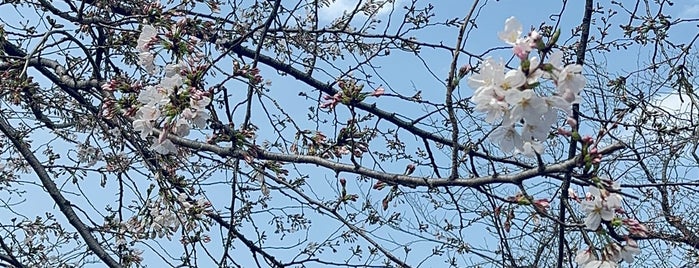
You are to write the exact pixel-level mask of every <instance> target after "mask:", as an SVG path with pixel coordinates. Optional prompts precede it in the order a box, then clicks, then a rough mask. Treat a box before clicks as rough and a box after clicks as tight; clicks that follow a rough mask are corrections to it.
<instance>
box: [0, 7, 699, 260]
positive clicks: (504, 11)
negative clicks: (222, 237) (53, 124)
mask: <svg viewBox="0 0 699 268" xmlns="http://www.w3.org/2000/svg"><path fill="white" fill-rule="evenodd" d="M402 1H407V0H402ZM353 2H354V1H350V0H341V1H335V3H334V4H332V5H331V6H330V7H329V8H326V9H323V10H322V11H321V18H322V19H323V20H325V21H326V22H329V21H331V20H332V18H334V17H336V16H338V15H339V14H342V12H343V10H345V9H347V8H349V7H352V6H353V5H352V4H353ZM573 2H574V1H569V5H576V6H575V7H573V6H570V7H568V8H567V9H566V10H565V12H564V15H563V18H562V19H561V22H560V28H562V29H564V31H563V36H562V38H561V40H568V41H567V42H569V43H570V42H574V41H575V40H569V39H567V38H568V37H569V34H568V32H567V30H568V29H571V28H573V27H574V26H575V25H577V24H578V23H579V21H580V18H581V16H582V12H581V10H582V9H581V3H578V2H575V3H573ZM551 3H554V2H551ZM400 5H401V3H400V1H399V3H398V4H396V6H400ZM470 5H471V3H470V2H465V1H442V2H439V3H436V4H435V12H436V13H437V15H438V17H437V18H436V19H435V20H445V19H447V18H457V17H463V16H464V15H465V14H466V12H468V9H469V8H470ZM398 9H399V11H398V12H399V13H400V8H398ZM560 9H561V7H560V3H557V2H556V3H554V4H547V3H544V4H542V2H534V1H531V2H526V3H524V1H514V0H510V1H506V0H505V1H488V5H486V6H485V8H483V9H482V10H481V11H480V13H481V14H482V15H481V16H479V20H478V25H477V26H478V28H477V29H475V30H474V31H473V32H472V33H471V34H470V35H469V38H468V40H467V41H466V49H467V50H468V51H472V52H476V53H481V52H484V51H486V50H488V49H490V48H492V47H496V46H503V47H504V46H505V44H503V43H502V42H501V41H500V40H499V39H498V38H497V32H498V31H501V29H502V27H503V24H504V21H505V19H506V18H508V17H510V16H516V17H517V18H518V19H519V20H520V21H521V22H522V24H523V25H524V27H525V29H526V28H528V27H529V26H535V27H536V26H538V25H539V24H540V23H542V22H546V23H552V21H551V20H550V19H549V18H548V15H549V14H552V13H556V12H557V11H558V10H560ZM670 13H671V14H677V16H681V17H685V16H687V17H698V16H699V1H686V2H683V3H681V4H676V6H675V10H670ZM380 14H381V16H383V17H384V18H386V16H388V15H389V14H390V13H389V10H385V11H384V12H382V13H380ZM689 29H695V28H690V27H689V26H688V27H687V28H686V30H689ZM679 30H682V29H679ZM695 31H696V30H695ZM676 36H678V38H680V39H681V38H684V37H683V36H682V35H679V34H678V35H676ZM417 37H418V39H419V40H428V41H431V42H435V41H442V42H443V43H444V44H447V45H453V44H454V43H455V40H456V29H451V30H445V31H428V32H422V33H420V35H419V36H417ZM393 53H395V54H397V55H392V56H391V57H386V58H384V59H379V60H378V61H377V63H378V64H380V65H381V69H380V70H382V71H381V72H380V75H381V77H382V78H383V79H384V80H385V81H388V84H384V86H385V87H387V89H388V90H389V91H391V92H395V93H400V94H403V95H411V94H412V93H415V92H417V91H418V90H420V91H421V92H422V94H423V97H424V98H426V99H437V100H438V99H440V98H443V97H441V96H443V95H444V90H445V89H444V85H443V82H442V81H443V80H444V78H445V77H446V76H447V73H448V71H449V69H448V68H449V63H450V60H451V54H450V53H448V52H446V51H434V50H431V49H429V48H423V50H422V53H421V55H422V56H423V57H424V58H425V59H427V60H426V64H427V66H428V67H429V68H426V67H425V66H424V65H423V63H422V62H420V61H418V60H416V59H415V58H414V57H412V55H411V54H410V53H400V52H393ZM632 54H638V55H639V56H638V59H633V60H628V59H627V58H625V57H623V56H620V57H619V58H608V59H607V61H608V63H609V64H610V67H612V68H613V69H614V70H629V69H633V68H635V66H636V64H637V63H638V62H639V61H644V57H645V55H648V51H646V49H644V48H638V50H637V51H634V52H633V53H632ZM509 55H510V51H509V49H501V50H497V51H494V52H492V53H489V54H488V56H493V57H502V58H505V59H507V58H509ZM475 61H476V59H471V61H470V62H469V60H468V58H466V57H465V56H464V57H462V58H461V61H460V63H459V64H460V65H464V64H474V65H475V63H476V62H475ZM427 69H429V70H431V71H433V72H434V73H435V75H436V76H437V77H432V76H431V75H427ZM383 70H385V71H383ZM265 71H266V72H265ZM263 75H264V76H265V78H268V79H271V80H272V82H273V84H272V90H278V89H284V88H296V87H302V86H303V85H301V84H300V83H298V82H296V81H294V79H292V78H290V77H288V76H277V75H276V74H275V72H273V71H271V70H264V69H263ZM332 80H333V78H332V77H327V81H332ZM377 80H378V79H377ZM381 84H383V83H382V82H380V81H376V82H374V84H373V85H370V86H368V87H367V88H366V89H367V90H369V88H370V87H372V88H373V87H375V86H378V85H381ZM458 90H459V92H458V93H459V94H461V96H470V95H471V94H472V89H470V88H468V87H466V86H465V85H463V86H461V87H460V88H459V89H458ZM307 91H308V92H311V91H312V90H311V89H308V90H307ZM289 92H290V93H291V94H289V95H288V96H284V95H282V97H281V98H280V100H291V101H290V102H286V103H285V105H289V106H288V107H285V108H286V109H288V111H290V113H297V114H299V115H303V114H304V113H305V111H306V108H307V106H308V104H309V101H305V100H302V98H301V97H299V96H297V95H296V94H295V93H297V91H296V90H290V91H289ZM662 99H665V100H666V102H668V103H667V104H666V105H668V106H669V107H674V106H677V103H676V102H677V101H678V100H679V98H677V97H675V96H671V95H670V96H667V97H666V98H662ZM369 101H370V102H376V103H377V105H382V107H391V106H390V105H396V104H397V103H398V102H396V101H394V100H392V99H390V98H377V99H371V100H369ZM294 103H295V104H297V105H294ZM255 107H257V108H259V104H257V103H256V104H255ZM401 108H402V107H400V106H396V107H395V108H394V110H395V111H396V112H399V113H402V114H403V115H405V116H417V115H420V114H422V113H424V111H421V110H420V109H401ZM387 109H388V108H387ZM388 110H390V109H388ZM341 113H342V112H341ZM256 120H263V117H261V115H260V117H259V118H256ZM306 123H308V122H306ZM312 125H313V124H312V123H309V124H308V125H307V127H309V128H312V127H313V126H312ZM260 133H263V132H262V131H261V132H260ZM34 138H35V140H37V141H42V140H48V139H50V138H51V137H50V136H45V137H41V136H37V137H34ZM81 138H83V137H81ZM261 138H264V137H261ZM406 143H407V146H408V147H409V148H411V149H415V148H416V147H417V146H421V144H420V143H419V141H414V140H409V141H406ZM64 146H66V147H68V146H74V145H71V144H64ZM442 157H446V156H442ZM406 164H407V162H399V163H395V165H394V166H389V167H388V168H393V169H394V170H396V171H393V172H396V173H398V171H400V170H401V169H402V168H403V167H404V166H405V165H406ZM422 172H427V171H423V170H417V171H416V174H417V175H419V174H421V173H422ZM425 174H426V173H425ZM134 175H136V174H134ZM311 176H312V180H313V182H312V183H313V187H309V189H308V194H310V195H313V196H317V197H319V199H325V200H330V199H332V198H333V197H334V196H337V194H336V193H333V191H334V190H336V189H337V188H336V187H337V178H335V177H334V176H333V175H332V174H329V173H321V172H319V173H318V174H311ZM23 179H24V180H26V181H31V182H33V181H34V180H35V179H34V178H32V177H31V176H26V177H25V178H23ZM356 179H357V178H349V177H348V181H349V182H348V190H349V191H351V192H356V193H359V194H360V196H370V195H373V197H374V198H376V196H379V195H380V194H376V193H370V190H369V189H365V188H360V187H359V185H362V187H365V186H366V184H360V183H357V182H356ZM142 183H143V184H144V185H147V184H148V183H149V182H148V181H143V182H142ZM80 186H81V187H82V188H83V189H86V191H85V193H82V194H84V195H86V196H90V200H91V201H93V202H94V205H95V207H97V208H98V209H99V208H103V207H104V206H105V205H107V204H113V196H112V193H111V192H109V193H108V194H109V196H104V193H103V192H102V191H103V190H102V188H101V187H100V186H99V178H97V177H90V178H89V179H88V180H85V181H83V182H81V183H80ZM108 186H112V187H113V186H114V185H113V182H108ZM66 188H67V189H69V190H70V191H74V192H76V193H75V195H76V196H77V195H82V194H79V193H77V191H76V189H74V188H72V187H71V185H69V184H67V185H66ZM316 188H317V189H316ZM27 189H28V194H27V195H25V196H31V197H39V198H36V199H31V200H26V202H24V203H23V204H20V205H18V206H17V207H16V208H17V209H18V210H21V211H32V209H34V210H35V211H39V210H37V209H36V208H38V207H42V208H45V209H46V210H47V211H54V213H55V214H56V215H59V214H60V212H59V211H58V210H56V209H55V208H54V207H53V205H52V204H51V203H50V202H44V200H46V196H45V193H44V192H43V191H42V190H41V189H40V188H39V187H28V188H27ZM204 189H205V190H206V191H207V197H208V198H209V199H210V200H211V201H212V203H214V206H215V208H217V209H223V207H225V206H226V204H228V202H229V200H228V199H229V195H230V193H229V192H228V191H227V190H228V189H224V188H222V187H220V186H218V185H212V186H208V187H205V188H204ZM383 193H385V191H384V192H383ZM277 194H278V193H277ZM464 194H468V193H464ZM70 196H71V195H68V197H69V198H70ZM8 198H11V197H8ZM72 200H74V202H75V204H77V205H79V206H87V204H86V203H84V202H82V200H83V199H82V198H74V199H72ZM379 200H380V199H379ZM13 201H14V200H13ZM288 202H289V199H288V198H286V197H284V196H279V195H277V196H275V197H274V199H273V200H271V201H270V207H274V206H284V205H285V204H287V203H288ZM346 209H347V210H348V211H353V210H354V211H360V210H361V207H360V204H356V205H355V206H354V207H353V206H349V207H347V208H346ZM423 209H424V210H425V211H428V210H429V208H423ZM307 210H308V209H307V208H305V209H303V208H299V209H298V211H300V212H304V213H313V212H312V211H307ZM394 212H400V213H401V214H402V215H403V217H405V218H406V219H409V218H411V217H412V218H413V219H415V220H418V219H416V218H417V216H418V215H416V213H414V212H412V211H410V208H409V206H407V205H398V206H395V207H392V208H391V209H390V210H389V211H388V213H394ZM37 214H38V215H41V214H43V212H40V213H37ZM25 215H26V216H27V217H28V218H30V219H31V218H33V216H35V215H27V214H26V213H25ZM15 216H16V215H0V220H2V222H7V220H8V219H9V218H12V217H15ZM57 217H58V218H59V221H60V220H62V218H61V216H60V215H59V216H57ZM255 219H256V225H257V226H256V228H258V230H260V231H265V232H268V233H271V232H273V231H274V230H273V227H272V226H270V224H269V221H270V220H271V214H269V215H265V214H264V213H260V214H258V215H256V218H255ZM312 220H313V223H312V224H313V232H312V233H303V232H299V233H296V234H293V235H289V236H288V237H287V238H285V240H284V241H276V244H278V245H279V246H280V248H279V249H276V250H272V252H273V253H275V254H278V255H279V256H281V258H282V259H286V258H284V257H286V256H293V255H295V254H296V253H298V252H296V251H289V250H286V249H284V248H283V246H289V245H293V244H295V243H297V242H299V241H304V239H308V240H318V241H323V240H324V239H325V238H327V237H337V236H338V235H340V233H341V232H342V231H339V232H338V230H339V227H340V225H341V224H340V223H338V222H325V221H323V219H322V218H320V217H318V218H316V219H312ZM254 228H255V227H252V226H251V225H250V224H247V225H246V226H245V227H244V228H243V229H242V231H243V233H245V234H250V236H251V237H253V235H252V234H253V233H254V231H253V229H254ZM387 229H388V230H387ZM389 231H391V230H390V228H389V227H382V228H377V229H376V230H373V232H372V235H374V236H375V238H380V237H382V234H384V233H388V232H389ZM211 232H212V234H211V237H212V238H213V239H214V240H213V241H212V243H216V242H217V239H216V237H217V235H216V233H218V232H219V230H218V228H216V227H214V228H212V230H211ZM462 235H464V236H467V237H468V238H469V239H470V241H468V242H469V243H470V244H471V245H472V246H474V247H483V248H490V247H492V246H493V245H494V244H495V243H493V241H491V240H489V239H485V238H484V237H479V236H478V235H477V234H462ZM390 239H392V240H395V241H402V242H401V243H408V242H410V241H415V240H416V238H415V236H412V235H411V234H398V235H396V236H393V237H390ZM177 240H178V238H177V237H175V238H173V241H172V242H171V243H165V248H167V249H169V248H172V249H173V251H175V252H176V250H177V249H178V246H179V242H178V241H177ZM423 242H425V241H422V242H416V243H415V244H409V245H410V247H412V248H416V249H417V248H419V247H420V246H421V245H422V243H423ZM399 244H400V243H399ZM425 244H426V242H425ZM214 245H215V244H214ZM395 249H396V252H400V251H401V250H402V249H401V247H400V246H399V245H396V246H395ZM491 249H492V248H491ZM339 250H340V253H345V255H342V254H338V255H337V256H338V258H340V257H346V256H347V250H348V249H347V248H340V249H339ZM235 251H236V252H235V253H236V254H241V259H243V257H247V256H248V255H249V254H248V252H247V250H246V249H245V248H244V246H243V245H241V244H238V245H237V248H236V249H235ZM145 254H146V255H145V257H146V263H147V264H150V266H151V267H158V266H159V264H158V263H159V262H153V263H150V262H149V261H148V260H149V257H152V256H153V255H152V253H151V252H150V251H148V250H146V253H145ZM213 254H214V255H220V253H219V252H215V249H214V251H213ZM326 254H330V253H329V252H328V253H326ZM420 257H421V256H415V257H413V256H411V257H410V258H409V260H410V261H417V260H419V258H420ZM347 258H348V257H347ZM251 261H252V260H250V259H247V260H244V261H241V264H243V265H245V266H251V265H252V264H253V263H252V262H251ZM430 266H432V265H430V264H426V267H430ZM95 267H100V266H99V265H95ZM311 267H313V266H312V265H311ZM318 267H320V266H318Z"/></svg>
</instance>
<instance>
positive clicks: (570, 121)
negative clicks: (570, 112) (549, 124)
mask: <svg viewBox="0 0 699 268" xmlns="http://www.w3.org/2000/svg"><path fill="white" fill-rule="evenodd" d="M566 124H568V125H569V126H571V127H575V126H577V125H578V121H577V120H575V119H574V118H572V117H568V118H566Z"/></svg>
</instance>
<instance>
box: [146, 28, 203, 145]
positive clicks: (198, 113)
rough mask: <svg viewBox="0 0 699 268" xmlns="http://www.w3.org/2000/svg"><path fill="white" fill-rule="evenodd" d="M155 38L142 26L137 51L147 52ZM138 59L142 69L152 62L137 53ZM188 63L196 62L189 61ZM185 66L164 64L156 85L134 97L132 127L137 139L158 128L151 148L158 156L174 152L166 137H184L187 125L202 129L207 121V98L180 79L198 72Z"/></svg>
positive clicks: (187, 133)
mask: <svg viewBox="0 0 699 268" xmlns="http://www.w3.org/2000/svg"><path fill="white" fill-rule="evenodd" d="M156 35H157V31H155V30H154V28H153V27H152V26H149V25H146V26H144V27H143V31H142V32H141V35H140V36H139V38H138V40H139V41H138V48H139V50H149V49H150V47H149V44H150V42H151V41H149V40H154V39H155V37H154V36H156ZM148 53H150V52H148ZM143 55H145V56H143ZM140 57H141V61H140V62H141V63H143V64H145V65H144V68H146V69H147V70H150V69H149V68H150V67H151V64H153V63H152V59H151V58H150V57H149V56H148V54H146V53H141V54H140ZM148 61H149V62H148ZM189 62H198V60H197V59H195V58H192V59H190V60H189ZM190 65H192V64H190ZM187 66H188V65H187V64H184V63H176V64H168V65H166V66H165V68H164V73H165V74H164V77H163V78H162V79H161V81H160V83H159V84H158V85H155V86H146V87H145V88H144V89H143V90H141V91H140V92H139V94H138V102H139V103H140V104H141V105H142V106H141V107H140V108H139V109H138V111H137V112H136V114H135V116H134V121H133V128H134V130H136V131H137V132H140V135H141V138H146V137H148V136H149V135H151V134H152V133H153V130H154V129H156V127H162V130H161V132H160V136H159V138H158V139H157V141H156V142H155V144H154V145H153V147H152V149H153V150H155V151H156V152H158V153H161V154H169V153H176V152H177V148H176V147H175V145H174V144H173V143H172V142H171V141H170V140H168V139H167V135H168V134H174V135H177V136H180V137H184V136H187V135H189V131H190V129H191V125H193V126H195V127H197V128H204V127H206V122H207V120H208V119H209V112H208V111H207V110H206V106H208V105H209V104H210V103H211V98H210V97H208V96H207V93H206V92H204V91H202V90H199V89H197V88H196V87H193V86H191V85H188V84H187V83H188V82H190V83H191V81H189V78H188V77H189V76H187V77H183V76H182V74H188V73H190V74H191V73H195V74H196V73H197V72H198V70H197V69H196V68H192V69H191V70H188V69H187V68H188V67H187ZM161 125H162V126H161Z"/></svg>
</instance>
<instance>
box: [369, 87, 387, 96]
mask: <svg viewBox="0 0 699 268" xmlns="http://www.w3.org/2000/svg"><path fill="white" fill-rule="evenodd" d="M385 91H386V90H385V89H384V88H383V87H378V88H377V89H376V90H374V92H373V93H371V95H372V96H374V97H378V96H381V95H383V94H384V92H385Z"/></svg>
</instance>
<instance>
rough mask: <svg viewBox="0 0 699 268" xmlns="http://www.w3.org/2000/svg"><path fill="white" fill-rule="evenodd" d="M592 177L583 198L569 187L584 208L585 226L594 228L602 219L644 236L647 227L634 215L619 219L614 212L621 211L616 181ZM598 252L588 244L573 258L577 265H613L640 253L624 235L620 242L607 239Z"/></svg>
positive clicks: (631, 260) (596, 227) (632, 241)
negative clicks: (622, 241)
mask: <svg viewBox="0 0 699 268" xmlns="http://www.w3.org/2000/svg"><path fill="white" fill-rule="evenodd" d="M593 181H595V182H596V183H595V185H592V186H590V187H589V188H588V192H587V193H586V194H585V198H584V199H583V200H580V199H579V198H577V195H576V194H575V192H574V191H572V190H569V195H570V196H571V197H573V199H575V200H576V201H578V202H579V203H580V205H581V206H582V208H583V211H584V212H585V228H586V229H588V230H592V231H596V230H598V229H599V228H600V226H601V224H602V222H603V221H604V222H609V223H611V224H612V225H613V226H624V227H626V229H627V230H628V231H629V233H630V234H632V235H635V236H640V237H645V236H646V235H647V232H648V230H647V229H646V227H645V226H644V225H643V224H640V223H639V222H638V221H636V220H634V219H623V220H620V217H619V216H618V213H621V212H623V210H622V208H621V204H622V200H623V198H622V196H621V195H620V194H618V193H617V192H618V191H619V190H620V187H619V184H618V183H614V182H611V181H610V180H609V179H606V178H595V179H593ZM609 189H611V190H609ZM605 241H608V240H606V239H605ZM600 252H601V254H600V255H599V256H598V255H596V254H595V250H594V248H592V247H588V248H587V249H583V250H580V251H579V252H578V254H577V256H576V258H575V261H576V262H577V263H578V265H580V266H581V267H617V263H618V262H620V261H622V260H623V261H625V262H628V263H632V262H633V260H634V256H636V255H638V254H639V253H641V250H640V248H639V247H638V243H637V242H636V241H635V240H634V239H632V238H630V237H628V236H626V237H625V241H624V245H620V244H619V243H617V242H616V241H609V242H606V243H605V245H604V247H603V248H602V250H601V251H600Z"/></svg>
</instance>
